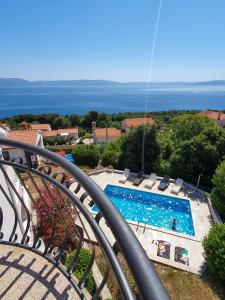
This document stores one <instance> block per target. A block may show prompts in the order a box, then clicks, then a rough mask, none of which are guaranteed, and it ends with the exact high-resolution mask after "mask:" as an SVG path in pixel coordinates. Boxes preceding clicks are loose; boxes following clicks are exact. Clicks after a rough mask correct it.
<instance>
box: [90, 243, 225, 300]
mask: <svg viewBox="0 0 225 300" xmlns="http://www.w3.org/2000/svg"><path fill="white" fill-rule="evenodd" d="M96 253H97V257H96V261H97V264H98V267H99V269H100V270H101V272H102V273H104V270H105V269H106V261H105V259H104V257H103V254H102V252H101V250H99V247H96ZM120 262H121V264H122V266H123V269H124V271H125V273H126V275H127V278H128V280H129V282H130V284H131V286H132V288H133V290H134V291H137V289H136V287H135V282H134V280H133V278H132V275H131V274H130V271H129V269H128V268H127V265H126V263H125V261H124V259H123V258H122V256H120ZM154 267H155V269H156V270H157V272H158V274H159V276H160V278H161V279H162V281H163V283H164V285H165V287H166V289H167V291H168V293H169V295H170V298H171V299H172V300H189V299H194V300H218V299H223V300H224V299H225V283H224V284H223V283H221V282H218V281H216V280H215V279H214V278H213V276H212V275H210V274H209V273H206V274H205V275H204V276H202V277H199V276H197V275H194V274H191V273H188V272H184V271H181V270H178V269H174V268H172V267H169V266H166V265H162V264H159V263H154ZM107 286H108V288H109V290H110V292H111V294H112V297H113V299H116V300H117V299H122V298H121V295H120V290H119V287H118V284H117V282H116V280H115V277H114V275H113V273H112V272H111V273H110V276H109V279H108V282H107Z"/></svg>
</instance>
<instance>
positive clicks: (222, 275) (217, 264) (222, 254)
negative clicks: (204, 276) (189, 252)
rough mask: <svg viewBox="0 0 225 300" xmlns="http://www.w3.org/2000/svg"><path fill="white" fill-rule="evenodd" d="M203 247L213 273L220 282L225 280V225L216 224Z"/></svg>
mask: <svg viewBox="0 0 225 300" xmlns="http://www.w3.org/2000/svg"><path fill="white" fill-rule="evenodd" d="M203 247H204V250H205V258H206V262H207V264H208V266H209V268H210V270H211V272H212V273H213V274H214V275H215V276H217V277H218V278H219V279H220V280H225V224H216V225H214V226H213V227H212V228H211V229H210V232H209V234H208V236H207V237H206V238H205V239H204V241H203Z"/></svg>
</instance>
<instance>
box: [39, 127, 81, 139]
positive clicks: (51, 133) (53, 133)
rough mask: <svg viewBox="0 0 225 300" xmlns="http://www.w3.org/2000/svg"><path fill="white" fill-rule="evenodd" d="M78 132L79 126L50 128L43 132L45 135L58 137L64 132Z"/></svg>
mask: <svg viewBox="0 0 225 300" xmlns="http://www.w3.org/2000/svg"><path fill="white" fill-rule="evenodd" d="M76 133H78V128H63V129H58V130H48V131H43V132H42V133H41V134H42V135H43V137H57V136H60V135H63V134H76Z"/></svg>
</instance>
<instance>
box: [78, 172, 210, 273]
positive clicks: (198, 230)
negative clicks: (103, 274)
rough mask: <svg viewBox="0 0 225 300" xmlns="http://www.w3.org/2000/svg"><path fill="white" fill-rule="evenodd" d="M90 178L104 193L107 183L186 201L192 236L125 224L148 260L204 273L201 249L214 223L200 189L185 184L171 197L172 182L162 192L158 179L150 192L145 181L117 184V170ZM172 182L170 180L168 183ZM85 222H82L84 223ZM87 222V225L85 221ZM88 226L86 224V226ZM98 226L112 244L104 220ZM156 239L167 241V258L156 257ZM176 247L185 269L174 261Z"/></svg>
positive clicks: (132, 223) (110, 235) (87, 201)
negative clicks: (180, 249) (183, 254)
mask: <svg viewBox="0 0 225 300" xmlns="http://www.w3.org/2000/svg"><path fill="white" fill-rule="evenodd" d="M90 177H91V178H92V179H93V180H94V181H95V182H96V183H97V184H98V185H99V186H100V187H101V189H103V190H104V188H105V187H106V185H107V184H112V185H117V186H123V187H126V188H131V189H136V190H141V191H147V192H153V193H158V194H164V195H168V196H173V197H178V198H183V199H188V200H189V201H190V206H191V211H192V218H193V225H194V230H195V236H188V235H185V234H179V233H176V232H173V231H169V230H165V229H162V228H158V227H154V226H150V225H144V224H138V223H137V222H131V221H128V223H129V224H130V226H131V228H132V230H133V231H134V233H135V234H136V236H137V237H138V239H139V241H140V243H141V244H142V246H143V247H144V249H145V251H146V253H147V254H148V256H149V258H151V259H152V260H154V261H157V262H160V263H163V264H166V265H170V266H173V267H175V268H178V269H182V270H185V271H188V272H191V273H195V274H198V275H201V274H202V272H203V271H204V265H205V260H204V256H203V247H202V240H203V238H204V236H205V235H206V234H207V233H208V232H209V229H210V227H211V226H212V223H213V220H212V215H211V213H210V209H209V205H208V201H207V199H206V197H205V194H204V193H202V192H201V191H200V190H197V191H196V189H195V188H194V187H192V186H191V185H188V184H184V185H183V187H182V190H181V192H180V193H179V194H178V195H177V196H176V195H174V194H171V192H170V191H171V188H172V186H173V183H172V182H171V184H170V186H169V187H168V188H167V189H166V190H165V191H164V192H161V191H159V190H158V189H157V187H158V185H159V182H160V179H161V178H158V180H157V182H156V184H155V186H154V187H153V188H152V189H151V190H149V189H148V188H145V181H146V180H144V181H143V182H142V183H141V184H140V185H139V186H138V187H136V186H134V185H133V184H132V178H131V179H130V180H129V181H126V183H125V184H123V183H119V179H120V177H121V173H119V172H117V171H113V172H112V171H111V172H110V171H104V172H99V173H98V174H93V175H90ZM171 181H172V180H171ZM88 203H89V199H86V200H85V204H86V205H87V207H88V209H89V210H90V211H91V208H90V206H89V205H88ZM83 221H84V222H85V220H83ZM85 223H86V222H85ZM86 225H87V228H88V224H85V226H86ZM100 226H101V228H102V230H103V231H104V232H105V233H106V235H107V237H108V238H109V240H110V242H111V243H112V244H113V243H114V241H115V240H114V237H113V235H112V234H111V232H110V230H109V229H108V227H107V225H106V224H105V221H104V220H103V219H101V221H100ZM88 233H90V237H91V239H92V240H94V241H95V237H94V236H93V235H91V230H89V232H88ZM158 240H163V241H166V242H169V243H170V244H171V247H170V259H166V258H162V257H159V256H157V249H158V243H157V241H158ZM176 246H179V247H183V248H186V249H187V250H188V252H189V266H186V265H184V264H182V263H179V262H175V261H174V249H175V247H176Z"/></svg>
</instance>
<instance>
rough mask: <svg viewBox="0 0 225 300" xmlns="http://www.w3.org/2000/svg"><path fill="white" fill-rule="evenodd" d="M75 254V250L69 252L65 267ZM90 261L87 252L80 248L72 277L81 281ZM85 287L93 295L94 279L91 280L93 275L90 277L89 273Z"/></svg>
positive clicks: (89, 255) (90, 273)
mask: <svg viewBox="0 0 225 300" xmlns="http://www.w3.org/2000/svg"><path fill="white" fill-rule="evenodd" d="M75 253H76V250H75V251H72V252H70V253H69V255H68V256H67V259H66V263H65V265H66V267H68V266H69V264H70V263H71V261H72V259H73V257H74V255H75ZM90 260H91V254H90V252H89V251H88V250H86V249H84V248H81V249H80V253H79V257H78V261H77V264H76V267H75V270H74V271H73V274H74V276H75V277H76V278H77V279H78V280H79V279H81V277H82V276H83V274H84V272H85V270H86V268H87V266H88V264H89V262H90ZM85 287H86V289H87V290H88V292H89V293H90V294H91V295H93V294H94V292H95V281H94V278H93V275H92V272H91V271H90V272H89V274H88V276H87V280H86V283H85Z"/></svg>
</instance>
